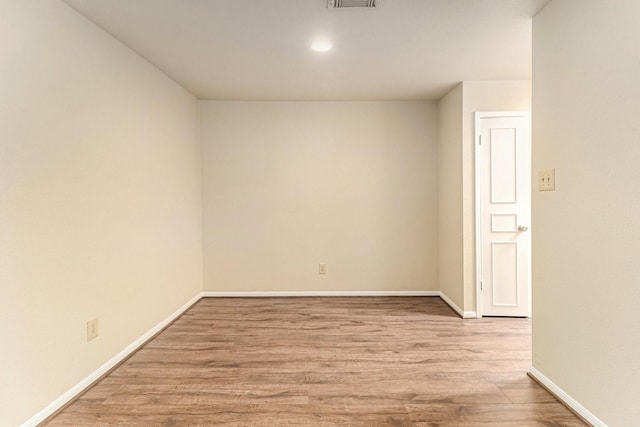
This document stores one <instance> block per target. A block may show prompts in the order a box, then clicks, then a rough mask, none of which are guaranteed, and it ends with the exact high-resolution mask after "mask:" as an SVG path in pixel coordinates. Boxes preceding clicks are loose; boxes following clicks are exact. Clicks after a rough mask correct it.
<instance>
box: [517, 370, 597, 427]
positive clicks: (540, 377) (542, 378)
mask: <svg viewBox="0 0 640 427" xmlns="http://www.w3.org/2000/svg"><path fill="white" fill-rule="evenodd" d="M529 375H531V376H532V377H533V378H534V379H535V380H536V381H538V382H539V383H540V384H542V385H543V386H544V387H546V388H547V390H549V391H550V392H551V394H553V395H555V397H556V398H558V399H559V400H561V401H562V402H563V403H564V404H565V405H567V406H568V407H569V408H571V409H573V410H574V411H575V412H576V413H577V414H579V415H580V416H581V417H582V418H584V420H585V421H587V422H589V423H591V424H592V425H593V426H594V427H607V425H606V424H605V423H604V422H603V421H602V420H600V419H599V418H598V417H596V416H595V415H593V414H592V413H591V412H590V411H589V410H588V409H587V408H585V407H584V406H582V405H581V404H580V403H578V401H577V400H575V399H574V398H573V397H571V396H570V395H569V394H567V392H565V391H564V390H563V389H561V388H560V387H558V386H557V385H556V384H555V383H554V382H553V381H551V380H550V379H549V378H547V377H546V375H544V374H543V373H542V372H540V371H538V370H537V369H536V368H534V367H533V366H532V367H531V368H530V369H529Z"/></svg>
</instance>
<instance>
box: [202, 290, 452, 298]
mask: <svg viewBox="0 0 640 427" xmlns="http://www.w3.org/2000/svg"><path fill="white" fill-rule="evenodd" d="M202 296H203V297H205V298H269V297H439V296H440V291H269V292H211V291H206V292H203V293H202Z"/></svg>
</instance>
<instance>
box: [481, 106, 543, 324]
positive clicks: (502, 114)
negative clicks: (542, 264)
mask: <svg viewBox="0 0 640 427" xmlns="http://www.w3.org/2000/svg"><path fill="white" fill-rule="evenodd" d="M500 117H526V118H529V119H530V117H531V113H529V112H528V111H495V112H475V113H474V126H475V127H474V144H473V146H474V156H475V159H474V161H475V175H474V177H473V180H474V181H475V182H474V187H475V193H476V194H475V203H476V206H475V215H476V233H475V234H476V236H475V238H476V311H475V313H476V316H475V317H477V318H481V317H482V314H483V311H482V290H481V286H480V282H481V281H482V212H481V210H482V193H481V180H480V172H481V170H480V169H481V168H480V135H481V132H480V120H481V119H487V118H500ZM529 129H530V128H529ZM529 256H531V254H529ZM529 274H531V267H529ZM528 310H529V313H528V315H527V317H531V279H529V309H528Z"/></svg>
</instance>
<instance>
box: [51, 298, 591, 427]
mask: <svg viewBox="0 0 640 427" xmlns="http://www.w3.org/2000/svg"><path fill="white" fill-rule="evenodd" d="M530 341H531V322H530V321H529V320H528V319H501V318H490V319H480V320H478V319H468V320H463V319H460V318H459V317H457V316H456V315H455V313H453V312H452V311H451V310H450V309H449V307H448V306H447V305H446V304H444V303H443V302H442V301H441V300H440V299H439V298H437V297H345V298H342V297H318V298H316V297H313V298H309V297H305V298H293V297H292V298H205V299H202V300H201V301H199V302H198V303H197V304H196V305H194V306H193V307H192V308H191V309H190V310H189V311H188V312H186V313H185V314H184V315H183V316H182V317H181V318H179V319H178V320H177V321H176V322H174V323H173V324H172V325H171V326H170V327H169V328H167V329H166V330H164V331H163V332H162V333H160V334H159V335H158V336H156V337H155V338H154V339H153V340H152V341H150V342H148V343H147V344H146V345H145V346H144V347H143V348H142V349H140V350H139V351H138V352H137V353H135V354H134V355H133V356H131V357H130V358H129V359H127V360H126V361H125V362H124V363H122V364H121V365H120V366H119V367H117V368H116V369H115V370H114V371H113V372H111V373H110V374H109V375H108V376H106V377H105V378H103V379H102V380H101V381H100V382H99V383H97V384H96V385H94V386H93V387H92V388H91V389H90V390H88V391H87V392H86V393H84V394H83V395H82V396H80V397H79V398H78V399H77V400H76V401H75V402H74V403H72V404H71V405H69V406H68V407H67V408H65V409H64V410H63V411H61V412H60V413H59V414H58V415H56V416H55V417H53V418H52V419H50V420H49V421H48V422H47V424H46V425H49V426H79V425H92V426H113V425H129V426H136V425H138V426H143V425H166V426H171V425H218V426H248V425H251V426H267V425H269V426H271V425H279V426H288V425H291V426H292V425H296V426H317V425H325V426H406V427H412V426H427V425H429V426H431V425H440V426H445V425H456V426H472V425H473V426H483V425H487V426H488V425H491V426H499V425H567V426H574V425H575V426H577V425H585V424H584V423H583V422H582V421H581V420H580V419H578V418H577V417H576V416H575V415H574V414H572V413H571V412H570V411H568V410H567V409H566V408H565V407H564V406H563V405H562V404H560V403H559V402H558V401H556V400H555V398H553V397H552V396H551V395H550V394H549V393H548V392H547V391H546V390H544V389H543V388H541V387H540V386H539V385H538V384H537V383H535V382H534V381H532V380H531V379H529V378H528V377H527V375H526V371H527V369H528V368H529V366H530V364H531V360H530V353H531V348H530Z"/></svg>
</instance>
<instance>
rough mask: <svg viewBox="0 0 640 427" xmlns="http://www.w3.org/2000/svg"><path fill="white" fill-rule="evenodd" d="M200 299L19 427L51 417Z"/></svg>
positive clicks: (154, 328)
mask: <svg viewBox="0 0 640 427" xmlns="http://www.w3.org/2000/svg"><path fill="white" fill-rule="evenodd" d="M200 298H202V293H199V294H197V295H196V296H194V297H193V298H191V299H190V300H189V301H188V302H187V303H186V304H184V305H183V306H182V307H180V308H179V309H177V310H176V311H175V312H174V313H173V314H170V315H169V316H168V317H167V318H166V319H164V320H163V321H161V322H160V323H158V324H157V325H156V326H154V327H153V328H151V329H149V330H148V331H147V332H146V333H145V334H144V335H142V336H141V337H140V338H138V339H137V340H135V341H134V342H132V343H131V344H129V345H128V346H127V347H126V348H125V349H124V350H122V351H121V352H120V353H118V354H116V355H115V356H113V357H112V358H111V359H110V360H109V361H107V362H106V363H105V364H104V365H102V366H100V367H99V368H98V369H96V370H95V371H93V372H92V373H91V374H90V375H89V376H88V377H86V378H85V379H83V380H82V381H80V382H79V383H78V384H76V385H74V386H73V387H71V388H70V389H69V390H68V391H67V392H66V393H64V394H63V395H62V396H60V397H58V398H57V399H56V400H54V401H53V402H51V403H50V404H49V405H48V406H47V407H46V408H44V409H43V410H41V411H40V412H38V413H37V414H35V415H34V416H33V417H31V418H29V419H28V420H27V421H25V422H24V423H23V424H22V426H21V427H31V426H37V425H38V424H39V423H41V422H42V421H44V420H45V419H46V418H47V417H49V416H51V415H52V414H53V413H54V412H56V411H57V410H58V409H60V408H62V407H63V406H64V405H66V404H67V403H69V402H70V401H71V400H73V399H75V397H76V396H78V395H79V394H80V393H82V392H83V391H85V390H86V389H87V388H88V387H89V386H91V385H92V384H93V383H94V382H95V381H96V380H97V379H99V378H100V377H101V376H103V375H104V374H106V373H107V372H109V371H110V370H111V369H113V368H114V367H115V366H116V365H118V364H119V363H120V362H122V361H123V360H124V359H126V358H127V357H129V356H130V355H131V354H132V353H134V352H135V351H136V350H138V349H139V348H140V347H142V345H144V343H146V342H147V341H148V340H149V339H150V338H151V337H153V336H154V335H155V334H157V333H158V332H160V331H161V330H162V329H164V328H165V327H166V326H167V325H168V324H170V323H171V322H173V321H174V320H175V319H177V318H178V317H179V316H180V315H181V314H182V313H184V312H185V311H187V309H188V308H189V307H191V306H192V305H193V304H195V303H196V302H198V301H199V300H200Z"/></svg>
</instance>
